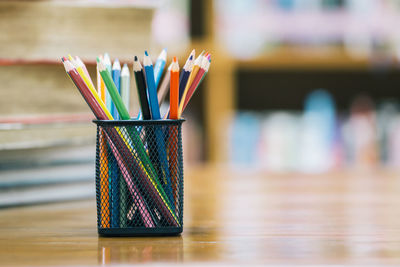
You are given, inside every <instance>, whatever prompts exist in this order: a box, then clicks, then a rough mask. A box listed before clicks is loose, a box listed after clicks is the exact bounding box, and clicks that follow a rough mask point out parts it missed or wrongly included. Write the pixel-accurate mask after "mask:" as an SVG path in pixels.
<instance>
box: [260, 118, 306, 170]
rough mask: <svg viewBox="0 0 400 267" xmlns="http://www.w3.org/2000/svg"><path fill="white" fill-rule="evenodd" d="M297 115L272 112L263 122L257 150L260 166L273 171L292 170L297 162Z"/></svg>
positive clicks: (295, 167)
mask: <svg viewBox="0 0 400 267" xmlns="http://www.w3.org/2000/svg"><path fill="white" fill-rule="evenodd" d="M298 122H299V116H298V115H295V114H292V113H289V112H274V113H273V114H271V115H269V116H268V117H267V118H266V119H265V120H264V122H263V125H262V129H261V145H260V150H259V155H260V160H261V164H262V166H261V167H262V168H263V169H266V170H268V171H273V172H285V171H294V170H296V169H297V162H298V145H297V144H298V131H299V127H298V125H299V123H298Z"/></svg>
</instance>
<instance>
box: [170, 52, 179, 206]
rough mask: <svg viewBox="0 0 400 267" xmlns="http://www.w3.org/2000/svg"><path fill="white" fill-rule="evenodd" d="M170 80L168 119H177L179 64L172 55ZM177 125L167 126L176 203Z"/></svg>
mask: <svg viewBox="0 0 400 267" xmlns="http://www.w3.org/2000/svg"><path fill="white" fill-rule="evenodd" d="M170 76H171V79H170V80H171V82H170V90H169V104H170V119H173V120H177V119H178V106H179V64H178V62H177V60H176V57H174V60H173V63H172V65H171V70H170ZM178 141H179V139H178V127H177V126H175V125H173V126H171V127H170V128H169V136H168V153H169V170H170V173H171V185H172V194H173V197H174V204H175V207H176V204H177V195H178V193H177V188H178V187H177V184H178V169H177V168H176V165H177V162H178V160H177V159H178V149H177V148H178Z"/></svg>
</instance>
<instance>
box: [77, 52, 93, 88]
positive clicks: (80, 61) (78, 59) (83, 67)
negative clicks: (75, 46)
mask: <svg viewBox="0 0 400 267" xmlns="http://www.w3.org/2000/svg"><path fill="white" fill-rule="evenodd" d="M75 61H76V62H77V64H78V65H79V66H81V67H82V69H83V71H84V72H85V74H86V77H88V79H89V81H90V83H91V84H92V85H94V83H93V81H92V79H91V78H90V74H89V72H88V70H87V68H86V65H85V63H83V61H82V60H81V59H80V58H79V57H78V56H75Z"/></svg>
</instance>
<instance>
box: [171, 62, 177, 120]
mask: <svg viewBox="0 0 400 267" xmlns="http://www.w3.org/2000/svg"><path fill="white" fill-rule="evenodd" d="M169 105H170V115H169V117H170V118H171V119H173V120H177V119H178V108H179V64H178V62H177V61H176V57H174V61H173V63H172V66H171V78H170V89H169Z"/></svg>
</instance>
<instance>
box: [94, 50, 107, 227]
mask: <svg viewBox="0 0 400 267" xmlns="http://www.w3.org/2000/svg"><path fill="white" fill-rule="evenodd" d="M99 57H101V58H103V56H101V55H100V56H99ZM96 71H97V93H98V94H99V96H100V98H101V100H103V102H104V103H106V86H105V84H104V81H103V78H101V75H100V72H99V69H98V67H96ZM99 143H100V159H101V161H102V162H103V166H104V170H103V172H101V173H100V206H101V208H100V213H101V216H100V218H101V227H102V228H110V192H109V180H108V179H109V177H108V157H107V152H108V151H107V140H106V137H105V135H104V132H103V130H101V131H100V142H99Z"/></svg>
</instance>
